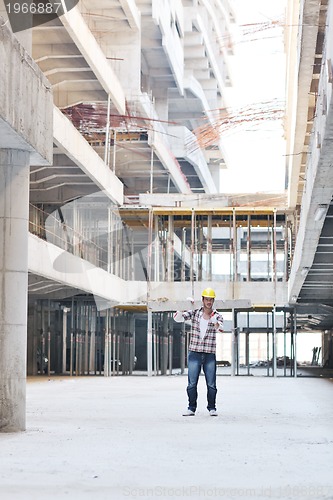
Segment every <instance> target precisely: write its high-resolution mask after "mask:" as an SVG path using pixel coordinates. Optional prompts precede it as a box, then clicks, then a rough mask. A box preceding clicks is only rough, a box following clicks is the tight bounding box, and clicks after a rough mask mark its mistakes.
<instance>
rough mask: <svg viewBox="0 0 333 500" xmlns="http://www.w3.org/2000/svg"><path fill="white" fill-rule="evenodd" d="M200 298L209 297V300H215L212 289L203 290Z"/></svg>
mask: <svg viewBox="0 0 333 500" xmlns="http://www.w3.org/2000/svg"><path fill="white" fill-rule="evenodd" d="M201 296H202V297H209V298H211V299H215V297H216V293H215V292H214V290H213V289H212V288H205V289H204V291H203V292H202V294H201Z"/></svg>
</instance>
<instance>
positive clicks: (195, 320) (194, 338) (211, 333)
mask: <svg viewBox="0 0 333 500" xmlns="http://www.w3.org/2000/svg"><path fill="white" fill-rule="evenodd" d="M215 313H216V315H217V317H216V319H217V321H218V324H219V326H218V327H217V328H215V326H214V324H213V323H211V322H210V321H209V322H208V326H207V331H206V333H205V336H204V338H203V339H201V338H200V318H201V316H202V314H203V307H201V308H200V309H194V310H193V311H184V312H183V313H182V316H183V318H184V320H185V321H186V320H189V319H190V320H191V323H192V329H191V337H190V345H189V350H190V351H196V352H210V353H213V354H215V353H216V331H218V332H223V316H222V315H221V314H220V313H219V312H218V311H217V310H216V309H213V314H215Z"/></svg>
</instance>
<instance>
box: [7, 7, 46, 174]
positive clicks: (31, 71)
mask: <svg viewBox="0 0 333 500" xmlns="http://www.w3.org/2000/svg"><path fill="white" fill-rule="evenodd" d="M4 22H5V21H4V20H3V18H1V17H0V60H1V71H0V149H1V148H3V149H19V150H25V151H29V152H30V158H31V163H33V164H35V165H45V164H46V165H47V164H50V163H51V162H52V119H51V117H52V105H53V104H52V103H53V101H52V93H51V89H50V84H49V82H48V81H47V79H46V78H45V76H44V75H43V73H42V72H41V70H40V69H39V67H38V66H37V64H36V63H35V62H34V61H33V59H32V58H31V57H30V56H29V54H28V53H27V52H26V51H25V50H24V48H23V47H22V46H21V45H20V44H19V42H18V40H17V38H16V37H15V35H13V33H12V32H11V30H10V29H9V28H8V26H7V25H5V24H4Z"/></svg>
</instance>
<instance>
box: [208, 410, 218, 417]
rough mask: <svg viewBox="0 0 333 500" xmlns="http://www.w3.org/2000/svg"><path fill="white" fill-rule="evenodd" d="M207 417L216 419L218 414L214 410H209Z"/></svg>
mask: <svg viewBox="0 0 333 500" xmlns="http://www.w3.org/2000/svg"><path fill="white" fill-rule="evenodd" d="M209 415H210V416H211V417H217V416H218V413H217V411H216V410H209Z"/></svg>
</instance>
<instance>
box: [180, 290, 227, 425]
mask: <svg viewBox="0 0 333 500" xmlns="http://www.w3.org/2000/svg"><path fill="white" fill-rule="evenodd" d="M201 295H202V306H201V307H200V309H193V310H189V311H183V312H181V311H177V312H176V313H175V314H174V320H175V321H177V322H178V323H181V322H183V321H187V320H190V321H191V326H192V328H191V336H190V344H189V351H188V385H187V395H188V408H187V410H185V412H184V413H183V416H193V415H195V412H196V409H197V398H198V391H197V386H198V380H199V375H200V372H201V367H202V368H203V372H204V374H205V379H206V385H207V403H208V404H207V410H208V411H209V414H210V415H211V416H212V417H215V416H217V415H218V413H217V411H216V393H217V388H216V332H218V331H219V332H222V331H223V317H222V315H221V314H220V313H219V312H218V311H217V310H216V309H213V305H214V300H215V297H216V294H215V292H214V290H213V289H212V288H206V289H205V290H204V291H203V292H202V294H201ZM191 302H192V304H193V303H194V300H193V299H191Z"/></svg>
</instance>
